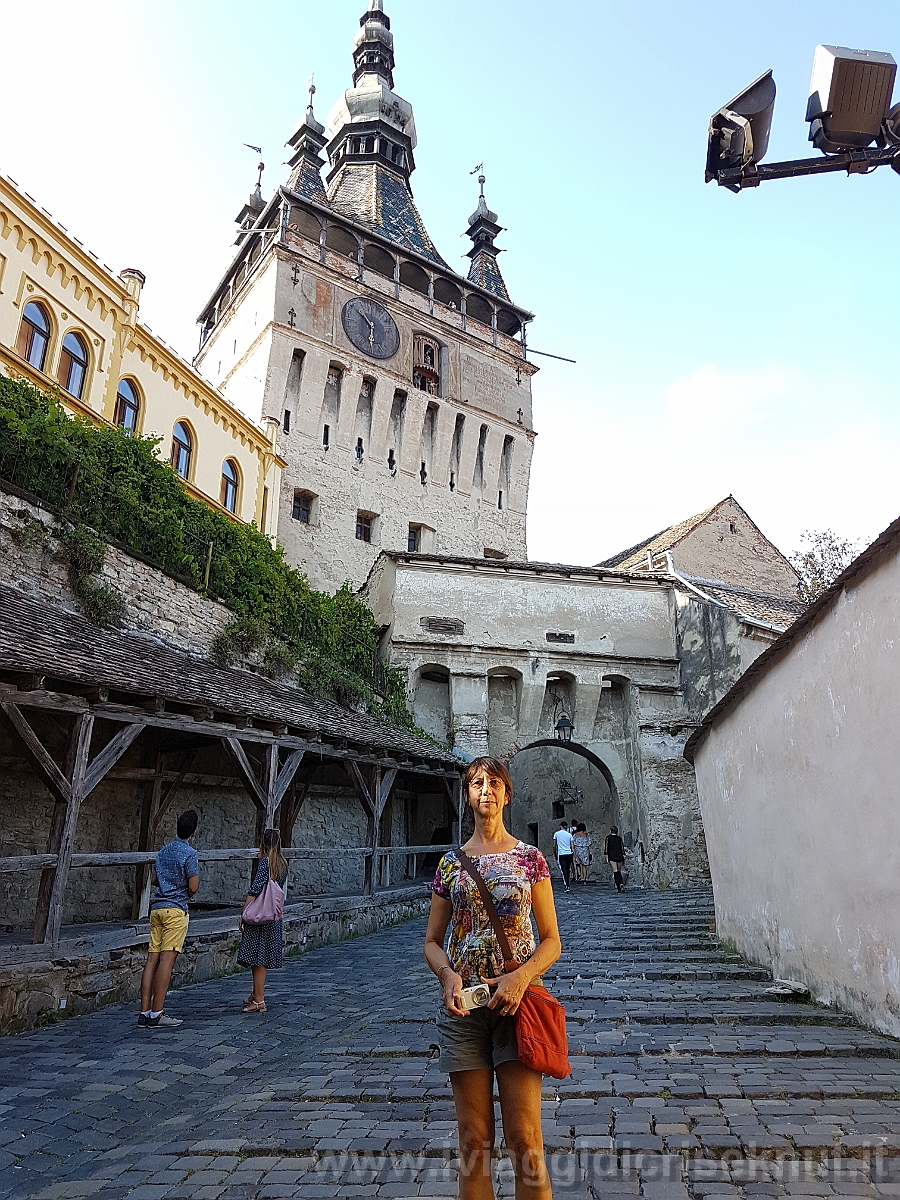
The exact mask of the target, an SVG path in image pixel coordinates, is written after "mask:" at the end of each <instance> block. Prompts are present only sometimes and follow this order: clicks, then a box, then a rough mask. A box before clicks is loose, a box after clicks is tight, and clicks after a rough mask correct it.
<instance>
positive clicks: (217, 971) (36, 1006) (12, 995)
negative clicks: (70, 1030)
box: [0, 885, 429, 1035]
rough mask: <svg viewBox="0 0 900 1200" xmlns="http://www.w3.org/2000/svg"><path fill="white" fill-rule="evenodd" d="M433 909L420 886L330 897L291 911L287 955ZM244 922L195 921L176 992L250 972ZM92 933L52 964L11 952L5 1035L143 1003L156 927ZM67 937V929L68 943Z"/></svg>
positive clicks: (3, 965) (5, 960) (85, 930)
mask: <svg viewBox="0 0 900 1200" xmlns="http://www.w3.org/2000/svg"><path fill="white" fill-rule="evenodd" d="M428 904H429V892H428V889H427V886H424V885H419V886H416V887H408V888H402V889H399V888H398V889H395V890H392V891H391V892H389V893H383V894H381V895H377V894H376V895H375V896H373V897H360V896H329V897H327V898H322V899H318V900H312V899H310V900H306V901H303V902H302V903H298V904H291V905H288V906H287V908H286V909H285V914H284V949H285V954H286V955H296V954H305V953H306V952H307V951H308V950H315V949H316V948H317V947H319V946H324V945H327V944H330V943H332V942H341V941H346V940H348V939H350V938H354V937H359V936H361V935H363V934H367V933H374V932H375V931H376V930H378V929H383V928H385V927H386V926H389V925H398V924H400V923H401V922H403V921H409V920H412V919H414V918H415V917H420V916H423V915H424V914H425V913H426V912H427V909H428ZM237 922H238V913H237V912H231V913H228V914H226V915H223V916H201V917H193V918H192V919H191V932H190V933H189V935H188V939H187V941H186V943H185V947H184V952H183V953H182V954H181V955H180V957H179V959H178V963H177V965H176V969H175V974H174V976H173V981H172V987H174V988H177V987H180V986H183V985H184V984H188V983H199V982H200V981H201V980H204V979H210V978H212V977H213V976H216V975H226V974H231V973H232V972H235V971H240V970H243V969H244V968H242V967H238V966H237V962H236V957H237V949H238V943H239V934H238V929H237ZM89 928H90V927H88V926H82V927H81V928H80V930H79V931H78V934H79V941H78V942H77V943H76V942H75V941H74V940H73V941H71V942H70V943H69V944H68V945H67V943H66V941H65V940H64V941H63V942H62V943H61V945H60V946H59V947H57V948H56V949H55V950H50V949H49V948H48V953H53V954H56V955H57V956H58V957H55V958H53V959H52V960H44V961H40V962H19V963H16V962H14V961H12V962H10V961H9V959H10V958H14V957H15V955H14V952H11V951H6V952H5V954H4V955H3V957H2V959H0V1035H6V1034H11V1033H20V1032H21V1031H22V1030H25V1029H33V1028H35V1027H36V1026H40V1025H49V1024H53V1023H55V1022H56V1021H58V1020H63V1019H65V1018H67V1017H71V1016H79V1015H81V1014H82V1013H87V1012H93V1011H94V1010H95V1009H98V1008H102V1007H103V1006H104V1005H107V1004H121V1003H125V1002H128V1001H137V999H138V997H139V994H140V977H141V970H142V969H143V966H144V960H145V957H146V952H147V942H148V937H149V925H147V924H144V925H142V926H123V927H122V928H121V930H119V931H118V932H117V933H113V934H110V933H109V932H105V933H103V934H102V935H98V936H97V937H96V938H95V939H94V944H93V945H91V944H90V935H89ZM66 932H67V931H66V930H65V929H64V930H63V935H64V939H65V935H66ZM86 941H87V942H88V944H87V945H85V942H86ZM28 949H30V948H28ZM173 1007H175V1006H174V1005H173Z"/></svg>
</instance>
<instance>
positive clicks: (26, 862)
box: [0, 844, 453, 875]
mask: <svg viewBox="0 0 900 1200" xmlns="http://www.w3.org/2000/svg"><path fill="white" fill-rule="evenodd" d="M452 849H453V846H451V845H449V844H448V845H441V846H378V847H376V848H375V849H374V850H373V849H372V847H371V846H288V847H285V849H284V850H283V854H284V856H285V858H286V859H288V860H289V861H290V860H291V859H295V858H296V859H301V858H343V857H347V856H350V857H352V858H368V857H369V856H370V855H371V856H374V857H375V858H376V859H377V858H383V857H386V856H388V855H392V854H405V855H408V856H415V857H418V856H419V855H420V854H443V853H444V852H445V851H447V850H452ZM197 857H198V858H199V859H200V861H201V862H227V861H229V860H230V859H242V858H243V859H253V858H258V857H259V850H257V849H256V847H255V846H240V847H237V848H236V849H229V850H198V851H197ZM155 859H156V851H155V850H126V851H123V852H122V853H117V852H112V853H108V854H107V853H97V854H73V855H72V859H71V865H72V867H73V868H77V867H134V866H139V865H140V864H141V863H152V862H154V861H155ZM56 862H57V855H55V854H21V855H17V856H14V857H11V858H0V875H3V874H10V873H12V872H19V871H44V870H46V869H47V868H48V867H55V866H56Z"/></svg>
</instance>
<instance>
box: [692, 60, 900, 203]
mask: <svg viewBox="0 0 900 1200" xmlns="http://www.w3.org/2000/svg"><path fill="white" fill-rule="evenodd" d="M896 73H897V64H896V63H895V62H894V59H893V58H892V57H891V55H890V54H882V53H879V52H878V51H874V50H850V49H848V48H847V47H846V46H817V47H816V54H815V59H814V61H813V72H812V80H811V82H810V93H809V101H808V103H807V106H806V120H807V121H808V122H809V126H810V129H809V140H810V141H811V142H812V143H813V144H814V145H815V147H816V148H817V149H818V150H821V152H822V154H823V157H822V158H798V159H792V160H790V161H788V162H779V163H765V164H763V163H762V161H761V160H762V158H763V157H764V155H765V153H766V150H767V149H768V145H769V132H770V130H771V128H772V113H773V111H774V108H775V80H774V79H773V78H772V72H771V71H766V72H765V74H764V75H760V77H759V79H756V80H754V82H753V83H751V84H750V86H749V87H747V88H744V90H743V91H742V92H739V93H738V95H737V96H735V97H734V99H733V100H730V101H729V102H728V104H726V105H724V107H722V108H720V109H718V111H717V112H715V113H713V115H712V117H711V118H710V122H709V140H708V144H707V154H706V182H707V183H711V182H712V181H713V180H715V181H716V183H717V184H718V185H719V186H720V187H726V188H729V189H730V190H731V191H732V192H740V191H742V190H743V189H744V188H747V187H758V186H759V185H760V184H761V183H762V182H763V181H764V180H766V179H792V178H794V177H795V176H798V175H822V174H825V173H827V172H829V171H846V172H847V174H848V175H854V174H859V175H865V174H867V173H868V172H869V171H872V170H874V169H875V168H876V167H883V166H891V167H893V168H894V170H895V171H897V172H898V173H900V104H897V105H894V107H893V108H891V93H892V91H893V88H894V78H895V76H896ZM873 143H874V144H873Z"/></svg>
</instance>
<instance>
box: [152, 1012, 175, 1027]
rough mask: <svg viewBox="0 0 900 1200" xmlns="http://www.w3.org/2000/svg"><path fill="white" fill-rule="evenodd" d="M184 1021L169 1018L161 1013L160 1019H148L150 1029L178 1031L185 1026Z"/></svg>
mask: <svg viewBox="0 0 900 1200" xmlns="http://www.w3.org/2000/svg"><path fill="white" fill-rule="evenodd" d="M183 1024H184V1021H182V1020H181V1018H180V1017H167V1016H166V1014H165V1013H160V1014H159V1016H158V1017H148V1018H147V1028H148V1029H177V1028H178V1026H179V1025H183Z"/></svg>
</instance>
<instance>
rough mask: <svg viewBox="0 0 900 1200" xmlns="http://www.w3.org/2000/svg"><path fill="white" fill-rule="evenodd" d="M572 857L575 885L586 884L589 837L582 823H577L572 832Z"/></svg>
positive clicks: (588, 861) (588, 864) (589, 860)
mask: <svg viewBox="0 0 900 1200" xmlns="http://www.w3.org/2000/svg"><path fill="white" fill-rule="evenodd" d="M572 857H573V863H572V865H573V867H574V868H575V880H576V882H577V883H587V877H588V868H589V867H590V865H591V835H590V834H589V833H588V831H587V825H585V823H584V821H579V822H578V824H577V825H576V826H575V828H574V830H573V831H572Z"/></svg>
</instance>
